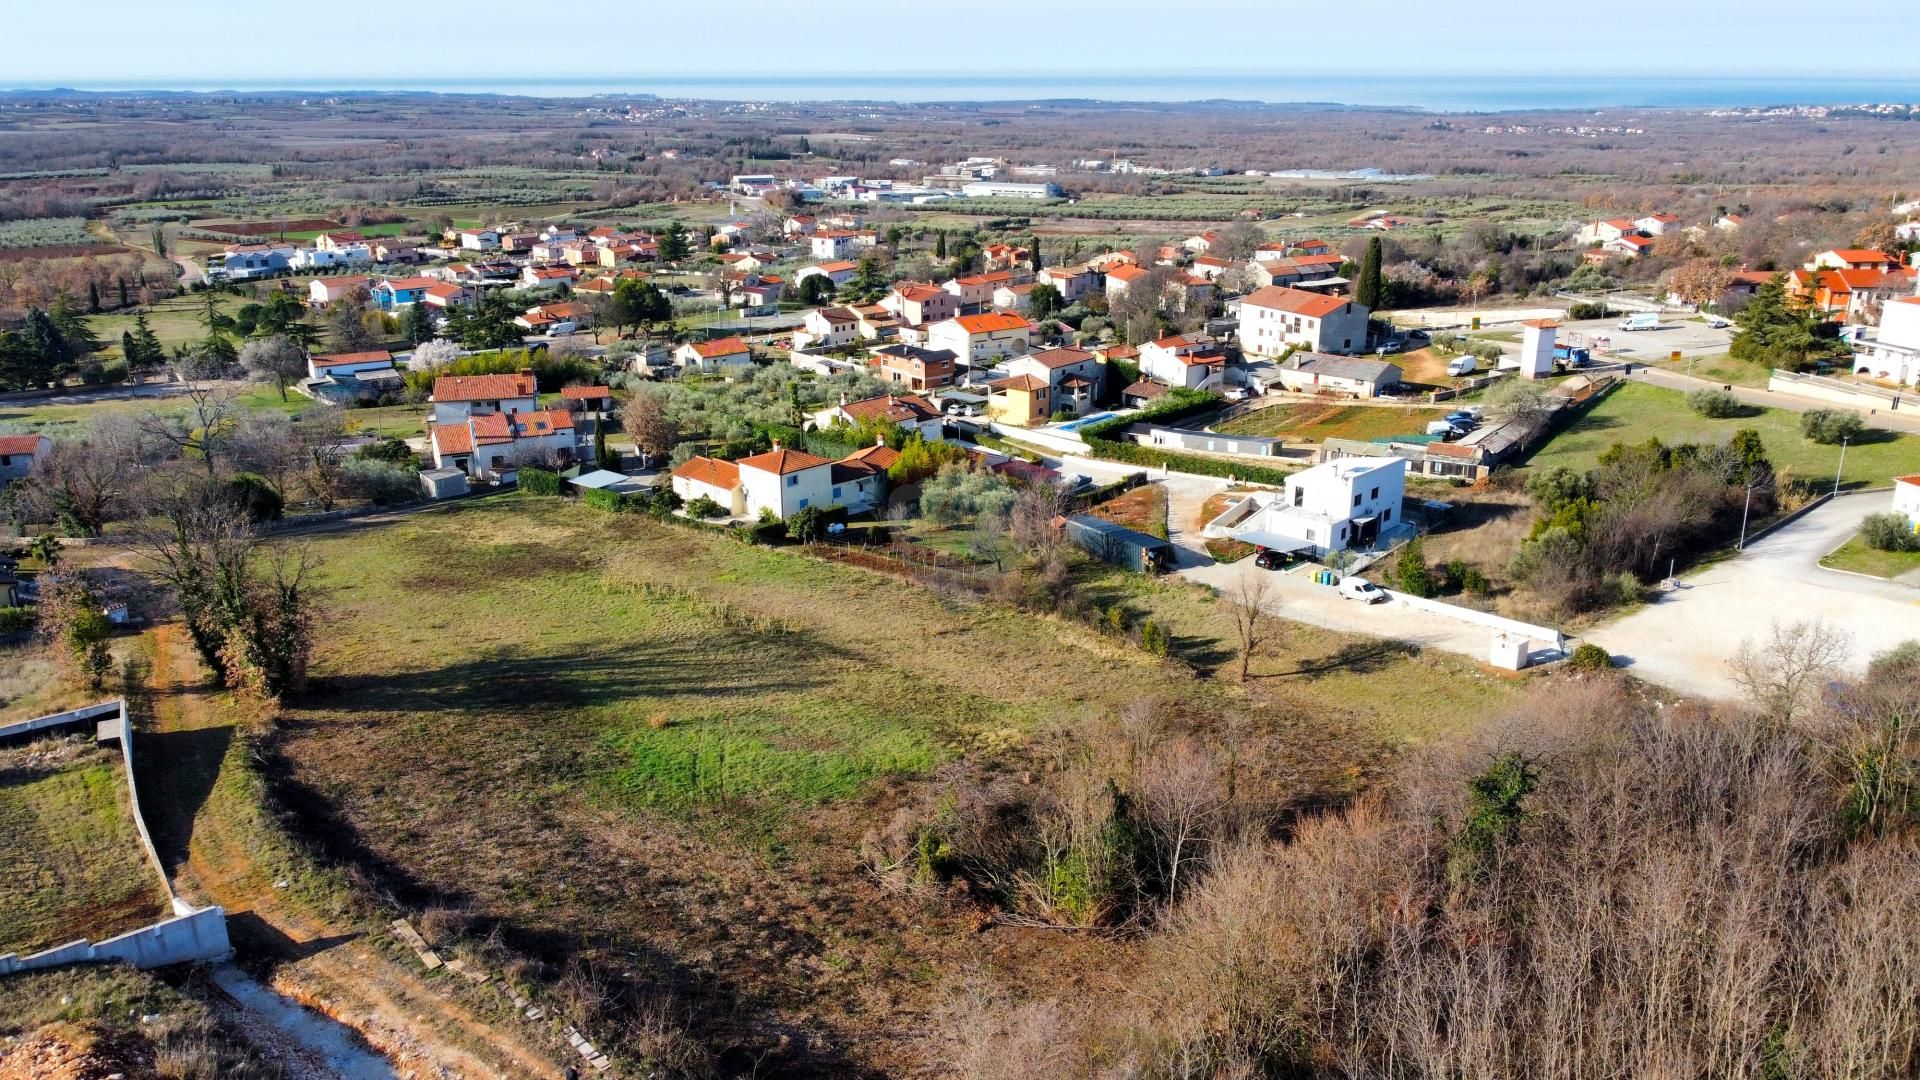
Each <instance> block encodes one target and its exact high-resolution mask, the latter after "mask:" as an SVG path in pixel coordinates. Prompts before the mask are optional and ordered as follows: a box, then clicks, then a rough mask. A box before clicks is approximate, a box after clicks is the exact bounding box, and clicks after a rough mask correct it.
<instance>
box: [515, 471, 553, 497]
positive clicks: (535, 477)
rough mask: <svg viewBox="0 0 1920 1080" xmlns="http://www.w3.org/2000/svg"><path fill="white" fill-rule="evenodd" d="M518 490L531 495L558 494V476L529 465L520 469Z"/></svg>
mask: <svg viewBox="0 0 1920 1080" xmlns="http://www.w3.org/2000/svg"><path fill="white" fill-rule="evenodd" d="M520 490H521V491H524V492H527V493H528V494H531V495H558V494H560V474H559V473H557V472H553V471H552V470H550V469H537V468H534V467H533V466H531V465H522V466H521V467H520Z"/></svg>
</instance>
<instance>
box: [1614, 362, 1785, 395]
mask: <svg viewBox="0 0 1920 1080" xmlns="http://www.w3.org/2000/svg"><path fill="white" fill-rule="evenodd" d="M1636 362H1637V361H1636ZM1651 366H1653V367H1658V368H1665V369H1666V370H1668V371H1677V372H1679V373H1680V374H1682V375H1692V376H1693V377H1695V378H1697V379H1711V380H1713V381H1714V382H1718V383H1732V384H1733V385H1735V386H1753V387H1761V388H1764V387H1765V386H1766V385H1767V377H1768V375H1769V374H1770V373H1771V370H1772V369H1770V368H1768V367H1767V366H1766V365H1765V364H1750V363H1748V362H1747V361H1745V360H1735V359H1734V358H1732V357H1730V356H1728V355H1726V354H1725V353H1721V354H1719V355H1717V356H1696V357H1694V358H1692V359H1690V360H1682V361H1680V362H1679V363H1677V364H1676V363H1674V362H1673V361H1671V360H1658V361H1655V362H1654V363H1653V364H1652V365H1651Z"/></svg>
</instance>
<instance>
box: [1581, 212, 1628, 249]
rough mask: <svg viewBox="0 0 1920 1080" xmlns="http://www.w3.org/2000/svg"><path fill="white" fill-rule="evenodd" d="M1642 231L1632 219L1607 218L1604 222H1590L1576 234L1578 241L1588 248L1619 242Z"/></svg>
mask: <svg viewBox="0 0 1920 1080" xmlns="http://www.w3.org/2000/svg"><path fill="white" fill-rule="evenodd" d="M1639 231H1640V227H1639V226H1638V225H1635V224H1634V222H1633V219H1632V218H1607V219H1606V220H1604V221H1590V222H1588V223H1587V224H1585V225H1582V226H1580V231H1579V232H1578V233H1575V234H1574V237H1575V239H1576V240H1578V241H1579V242H1580V243H1581V244H1585V245H1588V246H1591V245H1594V244H1604V243H1606V242H1607V241H1609V240H1618V239H1620V238H1621V237H1623V236H1634V235H1637V234H1638V233H1639Z"/></svg>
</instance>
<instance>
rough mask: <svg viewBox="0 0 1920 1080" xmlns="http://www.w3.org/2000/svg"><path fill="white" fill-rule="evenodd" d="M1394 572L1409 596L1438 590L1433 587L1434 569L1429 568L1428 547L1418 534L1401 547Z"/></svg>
mask: <svg viewBox="0 0 1920 1080" xmlns="http://www.w3.org/2000/svg"><path fill="white" fill-rule="evenodd" d="M1393 573H1394V578H1395V579H1396V580H1398V581H1399V583H1400V591H1401V592H1403V593H1406V594H1407V595H1409V596H1432V595H1433V594H1434V593H1435V592H1437V591H1438V590H1436V589H1435V588H1434V587H1433V571H1431V570H1429V569H1428V568H1427V553H1426V549H1425V547H1424V545H1422V544H1421V542H1420V538H1419V537H1417V536H1416V537H1414V538H1413V539H1412V540H1409V541H1407V546H1406V547H1403V548H1401V549H1400V559H1399V561H1398V562H1396V563H1395V564H1394V569H1393Z"/></svg>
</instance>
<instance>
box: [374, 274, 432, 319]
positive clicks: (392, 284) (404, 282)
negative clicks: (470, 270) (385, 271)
mask: <svg viewBox="0 0 1920 1080" xmlns="http://www.w3.org/2000/svg"><path fill="white" fill-rule="evenodd" d="M438 284H440V282H439V281H437V280H435V279H433V278H430V277H410V278H387V279H386V280H384V281H380V282H377V283H375V284H374V286H373V288H372V289H370V290H369V292H370V293H371V294H372V297H373V306H375V307H377V308H379V309H380V310H381V311H387V312H393V311H399V310H400V309H401V308H409V307H412V306H413V305H415V304H418V303H422V302H424V301H425V300H426V298H427V290H428V289H431V288H433V287H434V286H435V285H438Z"/></svg>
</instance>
